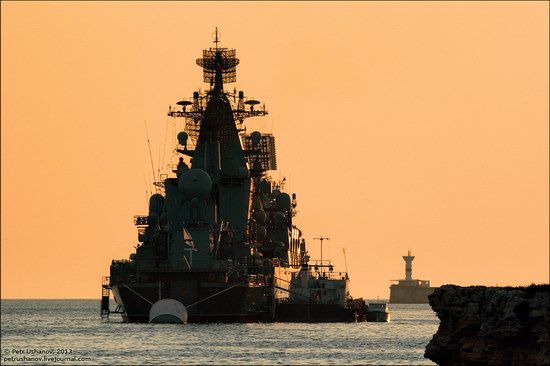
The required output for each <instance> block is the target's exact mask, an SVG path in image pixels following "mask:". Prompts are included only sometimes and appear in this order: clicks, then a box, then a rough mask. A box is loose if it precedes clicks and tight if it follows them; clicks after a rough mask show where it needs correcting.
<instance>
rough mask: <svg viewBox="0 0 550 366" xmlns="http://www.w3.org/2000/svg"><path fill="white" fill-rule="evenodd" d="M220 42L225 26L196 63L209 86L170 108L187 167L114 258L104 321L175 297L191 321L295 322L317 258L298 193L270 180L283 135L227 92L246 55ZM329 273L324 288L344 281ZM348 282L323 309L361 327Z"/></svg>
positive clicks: (159, 185)
mask: <svg viewBox="0 0 550 366" xmlns="http://www.w3.org/2000/svg"><path fill="white" fill-rule="evenodd" d="M219 42H220V41H219V32H218V31H217V29H216V31H215V32H214V43H215V47H211V48H208V49H204V50H203V52H202V57H201V58H199V59H197V61H196V63H197V64H198V65H199V66H200V67H202V70H203V81H204V82H206V83H208V84H209V88H208V89H207V90H205V91H200V90H198V91H195V92H193V95H192V97H190V98H189V99H184V100H181V101H179V102H177V103H176V105H177V107H174V108H172V107H171V106H170V107H169V109H168V116H170V117H173V118H175V119H182V120H183V121H184V126H185V128H184V130H183V131H180V132H179V133H178V134H177V147H176V151H177V153H178V154H180V156H179V162H178V163H177V165H175V166H174V167H173V169H172V174H171V175H172V176H168V174H165V175H160V174H159V178H160V179H159V180H158V181H157V182H156V183H155V187H156V192H155V193H154V194H152V195H151V196H150V198H149V207H148V209H149V212H148V214H147V215H139V216H135V217H134V224H135V226H136V227H137V232H138V235H137V240H138V244H137V246H136V250H135V252H134V253H132V254H130V256H129V259H123V260H113V261H112V263H111V266H110V276H109V277H104V278H103V282H102V301H101V314H102V317H108V316H109V314H110V313H120V314H121V315H122V319H123V321H125V322H148V321H149V320H150V319H149V315H150V310H151V308H152V306H153V304H155V303H157V302H159V301H160V300H163V299H173V300H176V301H179V302H181V304H183V305H184V306H185V307H186V309H185V310H186V311H187V321H188V322H189V323H200V322H204V323H207V322H240V323H243V322H271V321H284V320H285V319H288V317H285V316H284V313H285V308H284V307H281V306H282V305H291V304H293V303H297V302H296V301H293V296H294V295H293V294H297V293H298V292H299V290H295V289H294V288H293V285H294V284H295V283H296V281H303V279H304V277H305V276H306V272H307V273H309V264H308V261H309V256H308V255H307V250H306V241H305V238H304V236H303V234H302V231H301V230H300V229H299V228H298V227H297V226H296V225H295V224H294V221H295V219H294V218H295V216H296V214H297V211H296V207H297V200H296V194H292V195H289V194H288V193H286V192H284V180H283V181H275V180H274V179H273V178H271V177H270V176H269V174H268V172H269V171H273V170H276V169H277V159H276V151H275V137H274V136H273V135H272V134H268V133H261V132H259V131H254V132H252V133H247V131H246V128H245V127H244V120H245V119H246V118H251V117H261V116H265V115H267V113H268V112H267V111H266V109H265V104H264V105H263V106H259V104H260V102H259V101H257V100H255V99H250V98H247V97H246V96H245V94H244V92H243V91H238V92H237V90H236V89H233V91H232V92H230V91H226V90H225V89H224V86H225V85H226V84H228V83H232V82H235V81H236V66H237V65H238V64H239V59H238V58H237V57H236V50H235V49H228V48H221V47H219V45H218V43H219ZM174 175H175V176H174ZM323 276H324V275H323ZM323 276H321V275H319V276H318V278H317V283H319V281H318V280H325V284H330V285H334V284H336V282H334V280H335V279H329V278H328V277H327V276H324V277H323ZM339 276H340V279H338V280H336V281H337V283H338V286H342V284H343V285H344V287H342V288H341V290H343V292H342V291H340V292H339V293H338V296H339V297H340V300H341V301H340V302H339V303H338V304H332V303H331V304H330V307H327V306H325V307H324V308H323V306H321V308H322V309H321V311H322V312H323V313H324V316H323V318H322V319H323V320H327V321H328V320H330V319H331V318H337V319H345V320H349V321H354V320H356V318H357V317H358V316H357V315H356V313H358V312H360V310H355V309H354V308H353V306H352V305H353V299H351V298H350V296H349V294H348V293H347V287H346V286H345V285H346V284H347V281H348V276H347V273H346V274H344V275H341V274H340V275H339ZM321 277H323V278H321ZM310 278H313V277H310ZM321 282H322V281H321ZM111 292H112V295H113V298H114V300H115V302H116V304H117V308H116V309H115V310H114V311H111V310H110V309H109V299H110V294H111ZM325 292H326V291H325ZM296 296H299V295H296ZM301 296H302V297H304V296H305V295H304V294H301ZM309 301H310V300H309V299H308V302H309ZM312 302H313V303H315V304H317V305H319V304H321V305H322V304H326V302H324V301H319V298H317V299H316V300H315V299H314V300H312ZM350 304H351V305H350ZM326 305H328V304H326ZM355 307H356V308H357V306H355ZM335 309H336V310H335ZM342 311H343V312H344V313H345V314H346V316H345V317H342V316H341V314H340V313H341V312H342ZM278 314H279V315H278ZM359 318H360V316H359ZM317 319H320V318H317ZM293 320H302V321H309V318H307V317H298V318H294V319H293Z"/></svg>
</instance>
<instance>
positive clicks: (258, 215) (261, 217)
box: [254, 211, 267, 224]
mask: <svg viewBox="0 0 550 366" xmlns="http://www.w3.org/2000/svg"><path fill="white" fill-rule="evenodd" d="M266 219H267V215H266V214H265V212H264V211H256V212H254V220H256V222H259V223H260V224H263V223H264V222H265V220H266Z"/></svg>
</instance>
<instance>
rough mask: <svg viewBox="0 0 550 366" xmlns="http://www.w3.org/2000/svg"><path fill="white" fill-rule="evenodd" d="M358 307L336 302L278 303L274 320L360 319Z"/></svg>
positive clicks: (315, 321) (347, 320) (355, 320)
mask: <svg viewBox="0 0 550 366" xmlns="http://www.w3.org/2000/svg"><path fill="white" fill-rule="evenodd" d="M361 320H362V319H361V314H360V311H359V309H352V308H345V307H343V306H341V305H338V304H280V305H278V306H277V307H276V308H275V319H274V321H276V322H294V323H331V322H351V323H353V322H357V321H361Z"/></svg>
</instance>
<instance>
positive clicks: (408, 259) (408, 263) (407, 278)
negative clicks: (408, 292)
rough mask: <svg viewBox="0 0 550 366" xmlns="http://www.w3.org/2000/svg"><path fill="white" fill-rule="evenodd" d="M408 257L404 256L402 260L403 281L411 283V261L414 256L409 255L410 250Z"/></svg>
mask: <svg viewBox="0 0 550 366" xmlns="http://www.w3.org/2000/svg"><path fill="white" fill-rule="evenodd" d="M408 254H409V255H404V256H403V259H404V260H405V281H412V279H413V278H412V270H413V269H412V261H413V259H414V255H411V250H410V249H409V253H408Z"/></svg>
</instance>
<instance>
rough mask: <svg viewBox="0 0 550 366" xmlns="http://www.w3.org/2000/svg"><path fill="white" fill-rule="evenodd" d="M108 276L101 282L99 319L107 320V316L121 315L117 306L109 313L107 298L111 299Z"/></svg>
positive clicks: (119, 307)
mask: <svg viewBox="0 0 550 366" xmlns="http://www.w3.org/2000/svg"><path fill="white" fill-rule="evenodd" d="M110 282H111V281H110V278H109V277H108V276H104V277H103V279H102V281H101V319H109V314H111V313H114V314H120V313H122V310H121V306H120V305H117V307H116V309H115V310H114V311H111V308H110V306H109V298H110V297H111V283H110Z"/></svg>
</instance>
